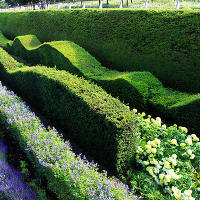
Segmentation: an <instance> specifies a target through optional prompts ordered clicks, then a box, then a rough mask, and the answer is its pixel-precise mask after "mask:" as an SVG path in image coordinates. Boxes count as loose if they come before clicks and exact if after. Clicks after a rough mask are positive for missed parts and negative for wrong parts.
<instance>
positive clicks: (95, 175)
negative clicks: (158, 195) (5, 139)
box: [0, 83, 137, 200]
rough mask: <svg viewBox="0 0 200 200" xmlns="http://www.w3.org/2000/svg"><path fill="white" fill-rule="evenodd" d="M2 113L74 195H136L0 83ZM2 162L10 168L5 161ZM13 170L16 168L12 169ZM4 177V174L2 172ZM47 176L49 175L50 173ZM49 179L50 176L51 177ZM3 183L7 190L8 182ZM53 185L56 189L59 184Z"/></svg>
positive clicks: (20, 138) (126, 197)
mask: <svg viewBox="0 0 200 200" xmlns="http://www.w3.org/2000/svg"><path fill="white" fill-rule="evenodd" d="M0 113H3V115H4V116H5V121H6V123H5V126H7V127H10V128H12V127H17V130H18V131H17V132H16V133H14V132H12V134H13V137H15V138H16V139H17V140H18V141H25V142H26V145H27V147H26V149H27V153H28V152H29V151H32V153H33V154H35V156H36V158H37V159H38V163H39V164H40V166H43V167H44V168H49V169H50V170H51V171H52V172H53V173H54V178H55V179H56V178H59V179H62V182H65V184H66V185H67V191H68V192H67V195H70V198H71V199H84V200H85V199H95V200H98V199H107V200H113V199H116V200H117V199H120V200H133V199H137V196H136V195H134V194H133V193H132V192H131V191H129V188H128V186H126V185H124V184H123V183H121V182H119V181H116V179H114V178H108V177H107V175H106V173H99V172H98V171H97V170H98V169H97V167H96V166H97V165H96V164H94V163H89V162H88V161H87V160H86V158H85V157H83V159H82V158H81V156H76V155H75V154H74V153H73V152H72V149H71V146H70V143H69V142H64V141H63V138H62V137H60V134H58V132H57V131H56V129H54V128H53V129H49V130H47V129H45V127H44V126H43V125H42V123H41V122H40V120H39V118H37V117H36V116H35V114H34V113H32V112H31V111H30V109H29V107H28V106H26V104H25V103H24V102H22V101H21V100H20V99H19V98H18V97H17V96H16V95H14V93H13V92H11V91H9V90H7V89H6V88H5V87H3V86H2V85H1V83H0ZM3 166H4V168H5V169H7V168H6V167H7V166H6V165H3ZM4 171H6V170H4ZM11 171H12V170H11ZM11 171H10V172H11ZM12 173H14V172H13V171H12ZM45 175H46V174H45ZM13 177H14V175H13ZM15 177H19V174H18V175H17V174H15ZM3 178H4V176H2V179H3ZM46 178H47V179H48V178H49V177H48V175H46ZM51 178H52V177H51ZM10 179H11V177H10V178H7V179H3V180H4V182H5V181H6V180H10ZM48 181H51V180H50V179H48ZM18 184H19V183H18ZM2 187H4V190H5V188H6V182H5V184H4V185H3V186H2ZM51 187H52V184H51ZM54 187H55V190H56V191H57V190H58V187H59V185H55V186H54ZM23 188H25V186H24V187H23ZM61 192H62V191H61ZM10 195H12V194H10ZM62 195H66V192H63V193H62ZM62 195H60V196H62ZM68 198H69V196H68Z"/></svg>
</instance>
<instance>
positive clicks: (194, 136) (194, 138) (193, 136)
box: [191, 134, 199, 142]
mask: <svg viewBox="0 0 200 200" xmlns="http://www.w3.org/2000/svg"><path fill="white" fill-rule="evenodd" d="M191 137H192V139H193V141H195V142H198V141H199V138H198V137H197V136H196V135H195V134H192V135H191Z"/></svg>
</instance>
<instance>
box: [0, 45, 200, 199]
mask: <svg viewBox="0 0 200 200" xmlns="http://www.w3.org/2000/svg"><path fill="white" fill-rule="evenodd" d="M0 63H1V64H0V69H1V71H0V77H1V79H3V80H4V81H5V82H7V83H8V84H9V86H10V87H12V88H16V90H17V91H18V92H19V93H21V94H22V95H24V96H26V98H27V99H30V101H31V102H32V103H34V102H35V106H38V107H39V108H40V109H41V111H42V110H43V112H45V114H46V115H47V116H48V117H51V118H52V119H54V120H59V122H60V125H61V126H62V127H64V128H65V130H66V131H73V138H74V140H76V141H77V143H79V144H80V143H81V142H82V141H81V140H84V141H83V142H88V143H87V145H89V146H91V142H94V144H93V145H94V146H92V148H93V149H88V148H87V147H88V146H87V147H84V149H87V151H88V152H90V153H91V154H92V153H93V151H94V150H95V149H97V148H98V145H99V144H98V142H99V141H98V140H100V141H101V142H103V143H104V148H103V149H99V152H100V154H101V159H104V160H105V161H107V160H108V158H107V155H108V154H106V156H105V153H104V152H106V151H105V148H106V147H109V148H110V147H111V148H112V146H111V145H113V143H112V141H113V140H112V139H113V136H114V139H116V140H115V141H116V142H117V147H118V150H119V152H118V154H116V155H115V156H118V157H117V160H116V162H117V164H116V165H117V167H118V168H117V170H118V173H120V174H121V172H123V176H122V178H123V180H124V182H126V183H129V184H130V185H131V186H133V187H134V188H137V189H138V190H139V191H140V192H142V193H143V194H144V195H145V196H147V197H148V198H150V199H155V200H158V199H159V200H161V199H162V200H165V199H166V198H167V199H173V200H174V198H173V197H172V198H171V197H170V196H169V194H165V193H163V187H162V186H160V185H158V183H156V182H155V177H151V176H152V174H149V172H148V170H147V169H146V170H147V171H145V168H143V167H142V166H141V161H142V160H141V159H144V156H142V155H141V152H140V151H141V147H140V148H137V145H141V146H142V147H145V146H146V145H145V144H146V143H148V144H149V142H150V140H154V139H155V138H157V137H158V138H160V139H163V142H164V143H165V144H166V147H167V149H166V151H165V149H163V148H160V149H159V147H157V150H156V152H157V153H158V155H157V153H155V151H154V154H155V155H156V156H158V158H159V159H161V160H162V151H165V154H166V155H165V156H167V157H168V156H170V155H171V154H174V153H175V152H178V153H179V154H181V152H179V148H180V147H179V145H178V146H177V148H176V146H173V145H172V146H171V145H170V143H169V141H171V140H174V138H176V139H177V141H178V142H179V143H180V141H185V139H187V137H191V136H186V132H187V131H186V130H187V129H186V128H182V127H179V128H178V129H177V126H173V127H169V128H167V127H166V126H165V125H162V124H161V119H160V118H157V119H156V120H155V119H151V117H149V116H148V118H143V117H144V116H145V114H144V113H142V114H136V111H135V110H133V112H131V111H130V110H129V109H128V108H127V107H126V106H125V105H123V104H121V103H120V102H119V101H118V100H116V99H114V98H112V97H110V96H109V95H107V94H106V93H105V92H104V91H103V90H102V89H100V88H99V87H97V86H96V85H94V84H90V83H89V82H88V81H86V80H84V79H80V78H77V77H76V76H73V75H71V74H69V73H67V72H64V71H56V70H55V69H49V68H46V67H44V66H36V67H26V66H24V67H22V68H19V67H20V66H21V65H20V66H19V65H18V64H19V63H17V62H16V61H15V60H14V59H13V58H12V57H11V56H9V55H8V54H7V53H6V52H5V51H4V50H3V49H1V48H0ZM62 86H64V87H62ZM85 86H86V88H87V89H86V88H85ZM84 89H85V90H84ZM94 91H96V92H98V93H95V92H94ZM68 96H69V98H67V97H68ZM43 97H44V98H45V99H44V98H43ZM65 97H66V98H65ZM102 97H103V99H102ZM84 100H85V102H87V103H88V105H89V106H86V108H85V109H82V108H83V107H82V103H80V101H81V102H82V101H84ZM97 101H98V102H99V103H98V104H97V103H96V102H97ZM101 102H103V103H102V104H100V103H101ZM42 104H43V105H42ZM74 104H75V105H74ZM90 106H91V107H90ZM66 111H67V112H66ZM64 112H65V113H64ZM62 113H64V115H62ZM94 113H95V114H94ZM113 113H114V114H113ZM96 114H97V115H98V116H97V118H98V119H97V120H96V118H95V117H96ZM74 115H76V117H74ZM91 116H93V118H91ZM114 116H118V117H117V118H115V117H114ZM85 117H87V119H85ZM104 117H105V118H104ZM70 118H72V119H70ZM74 119H75V120H76V121H75V122H74V121H73V120H74ZM91 119H92V121H91ZM104 119H108V121H106V120H105V123H106V126H104ZM15 120H17V118H15ZM89 120H90V124H89V123H88V121H89ZM98 120H99V121H98ZM17 121H18V120H17ZM77 121H78V122H77ZM57 122H58V121H57ZM82 122H83V124H82V127H80V124H81V123H82ZM136 122H137V124H135V123H136ZM19 124H20V123H19ZM58 124H59V123H58ZM113 124H116V127H117V129H115V130H114V131H115V133H116V131H117V133H119V135H118V136H119V140H117V139H118V138H116V135H115V133H114V132H111V131H112V128H110V127H112V126H113ZM77 125H78V127H77ZM94 126H95V127H96V128H95V129H93V127H94ZM136 127H137V129H135V128H136ZM33 128H34V126H33ZM99 129H101V130H99ZM84 131H87V133H89V134H85V133H84ZM98 131H99V132H98ZM107 131H108V132H109V133H110V134H106V133H108V132H107ZM118 131H119V132H118ZM183 132H184V134H183ZM25 133H27V132H25ZM67 133H68V132H67ZM67 133H66V134H67ZM95 133H96V134H95ZM102 133H105V134H102ZM139 133H141V136H142V137H141V138H138V137H137V136H138V134H139ZM81 134H82V135H83V137H81V136H82V135H81ZM97 134H99V135H97ZM111 134H114V135H111ZM28 135H29V134H28ZM95 136H96V138H94V137H95ZM101 136H102V137H101ZM84 137H87V139H86V138H84ZM90 138H91V139H90ZM94 139H95V140H94ZM179 140H180V141H179ZM34 141H35V140H34ZM136 142H137V145H135V143H136ZM161 143H162V141H161ZM115 144H116V143H115V142H114V145H115ZM199 144H200V143H198V145H199ZM96 145H97V146H96ZM133 145H135V146H133ZM152 145H153V144H152ZM136 148H137V151H135V150H136ZM190 148H191V147H190V146H188V145H186V150H190ZM197 148H198V149H196V147H195V146H194V152H193V153H194V154H195V159H194V158H191V159H193V161H194V163H193V164H194V167H195V168H196V169H198V168H199V156H200V148H199V147H197ZM107 150H108V151H109V150H113V149H107ZM154 150H155V149H154ZM171 150H172V151H171ZM44 151H45V152H46V150H44ZM120 151H123V153H122V152H120ZM168 151H169V154H168ZM143 152H144V151H143ZM106 153H108V152H106ZM109 153H110V154H112V155H113V152H109ZM184 153H185V151H184ZM189 153H190V152H189ZM110 154H109V155H110ZM42 155H43V154H42ZM144 155H145V156H146V154H145V152H144ZM94 156H95V158H99V155H94ZM181 156H182V155H181ZM186 156H187V159H188V155H186ZM109 157H110V158H112V157H111V156H109ZM153 158H154V157H153ZM135 159H136V160H135ZM147 159H152V157H151V156H150V157H148V158H147ZM156 159H157V158H156ZM180 159H182V160H185V157H184V155H183V157H182V158H181V157H180ZM135 161H137V163H138V164H136V163H135ZM142 162H143V161H142ZM104 163H105V162H104ZM150 163H151V165H153V163H152V162H150ZM178 163H179V162H178ZM181 163H182V162H180V163H179V165H177V166H176V168H177V167H180V168H181V172H185V173H186V172H187V174H188V173H190V174H192V176H190V175H189V176H187V175H186V178H185V177H183V181H189V182H188V184H190V185H191V184H192V190H193V193H194V195H195V196H198V188H197V187H198V185H199V184H198V183H197V184H196V182H198V179H197V178H198V174H195V173H194V171H193V169H194V167H193V166H192V163H191V162H190V161H189V162H187V163H186V165H187V167H186V168H184V167H183V166H182V164H181ZM44 164H45V163H44ZM109 164H110V165H112V160H111V159H110V160H109ZM151 165H150V166H151ZM161 165H163V163H162V164H161ZM110 167H111V166H107V168H110ZM114 167H115V166H114ZM151 167H152V166H151ZM163 168H164V166H163ZM56 172H57V171H56ZM198 172H199V170H198V171H197V173H198ZM177 173H178V169H177ZM60 175H61V176H60V178H61V179H62V178H63V176H62V173H61V174H60ZM118 175H119V174H118ZM121 175H122V174H121ZM156 180H157V179H156ZM181 180H182V179H181ZM191 181H192V182H191ZM193 181H194V183H195V184H194V185H193ZM157 182H158V181H157ZM59 183H61V184H62V181H61V182H59ZM78 183H79V182H78ZM84 183H85V181H84ZM185 183H186V182H185ZM55 184H57V183H56V182H55ZM55 184H54V183H53V184H51V183H50V187H53V189H54V190H55V192H56V193H57V194H62V195H66V192H65V193H63V192H62V193H60V191H62V188H63V187H56V188H57V189H56V188H55V187H54V186H55ZM86 184H87V183H86ZM171 184H172V185H171ZM173 185H175V186H176V182H173V181H172V183H170V187H171V186H173ZM181 185H182V184H181ZM177 186H178V187H179V182H177ZM181 187H184V190H187V189H190V188H188V187H189V186H188V185H187V183H186V187H185V185H184V186H181ZM72 190H73V188H72ZM170 191H171V189H170ZM170 191H168V192H170ZM81 192H83V190H81ZM117 192H118V191H117ZM84 195H85V194H84ZM172 195H173V194H172ZM197 199H198V198H197Z"/></svg>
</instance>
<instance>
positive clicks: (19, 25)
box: [0, 9, 200, 93]
mask: <svg viewBox="0 0 200 200" xmlns="http://www.w3.org/2000/svg"><path fill="white" fill-rule="evenodd" d="M199 27H200V14H199V11H198V10H196V11H195V10H184V11H183V10H180V11H176V10H164V9H163V10H160V9H159V10H158V9H157V10H148V9H147V10H144V9H141V10H139V9H123V10H122V9H120V10H119V9H103V10H100V9H98V10H97V9H91V10H89V9H84V10H79V9H77V10H51V11H49V10H48V11H34V12H17V13H15V12H8V13H1V15H0V29H1V30H2V31H3V33H5V34H6V36H9V37H10V38H12V39H13V38H14V37H15V36H19V35H25V34H35V35H36V36H37V37H38V38H39V39H40V40H41V41H42V42H44V41H52V40H69V41H74V42H75V43H77V44H79V45H80V46H82V47H84V48H85V49H86V50H88V51H89V52H90V53H92V55H94V56H95V57H96V58H98V60H100V61H102V63H103V65H104V66H108V67H111V68H113V69H117V70H123V71H127V70H128V71H136V70H138V71H144V70H145V71H150V72H152V73H153V74H154V75H155V76H156V77H157V78H159V79H160V80H161V81H162V82H163V84H164V85H165V86H167V87H172V88H175V89H179V90H182V91H187V92H188V91H189V92H195V93H197V92H200V82H199V81H198V80H199V74H200V71H199V70H200V69H199V64H200V40H199V35H200V29H199Z"/></svg>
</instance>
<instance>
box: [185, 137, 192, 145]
mask: <svg viewBox="0 0 200 200" xmlns="http://www.w3.org/2000/svg"><path fill="white" fill-rule="evenodd" d="M185 143H186V144H188V145H192V138H191V137H187V139H186V140H185Z"/></svg>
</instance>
